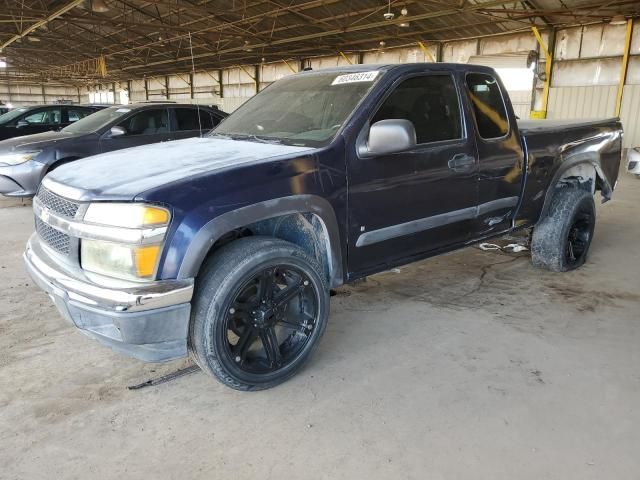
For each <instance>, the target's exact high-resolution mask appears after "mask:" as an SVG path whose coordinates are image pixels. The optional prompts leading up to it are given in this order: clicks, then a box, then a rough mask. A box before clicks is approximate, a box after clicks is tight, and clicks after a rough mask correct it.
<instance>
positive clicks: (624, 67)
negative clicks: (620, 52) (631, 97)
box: [616, 18, 633, 117]
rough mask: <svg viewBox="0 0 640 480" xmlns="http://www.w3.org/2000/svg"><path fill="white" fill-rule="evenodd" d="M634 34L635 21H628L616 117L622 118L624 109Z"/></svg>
mask: <svg viewBox="0 0 640 480" xmlns="http://www.w3.org/2000/svg"><path fill="white" fill-rule="evenodd" d="M632 33H633V20H632V19H631V18H630V19H629V20H627V35H626V36H625V39H624V56H623V57H622V67H621V68H620V80H619V82H618V96H617V97H616V117H619V116H620V110H621V109H622V93H623V92H624V83H625V82H626V81H627V69H628V68H629V52H630V51H631V34H632Z"/></svg>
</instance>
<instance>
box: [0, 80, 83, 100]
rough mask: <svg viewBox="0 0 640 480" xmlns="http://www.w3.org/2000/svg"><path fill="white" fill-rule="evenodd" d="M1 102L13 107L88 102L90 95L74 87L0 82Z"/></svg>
mask: <svg viewBox="0 0 640 480" xmlns="http://www.w3.org/2000/svg"><path fill="white" fill-rule="evenodd" d="M0 101H2V102H3V103H10V104H12V105H13V106H16V107H17V106H22V105H34V104H40V103H56V102H63V101H65V102H87V101H88V95H87V94H86V92H83V91H82V90H80V91H79V90H78V88H76V87H73V86H66V85H52V84H47V83H45V84H25V83H19V84H15V83H7V82H6V81H1V80H0Z"/></svg>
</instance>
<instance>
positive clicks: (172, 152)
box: [43, 137, 313, 201]
mask: <svg viewBox="0 0 640 480" xmlns="http://www.w3.org/2000/svg"><path fill="white" fill-rule="evenodd" d="M310 150H313V149H312V148H308V147H294V146H289V145H277V144H270V143H258V142H252V141H243V140H230V139H222V138H215V137H206V138H189V139H186V140H177V141H173V142H165V143H155V144H152V145H144V146H141V147H135V148H127V149H124V150H118V151H115V152H110V153H103V154H101V155H95V156H93V157H88V158H85V159H82V160H78V161H75V162H73V163H71V164H69V165H63V166H61V167H59V168H57V169H56V170H54V171H53V172H51V174H49V175H47V177H46V178H45V180H44V182H43V183H44V185H45V186H46V187H47V188H49V189H51V190H53V191H54V192H56V193H58V194H59V195H62V196H64V197H67V198H71V199H74V200H78V201H86V200H132V199H133V198H135V197H136V196H137V195H139V194H141V193H143V192H145V191H147V190H149V189H152V188H157V187H160V186H162V185H166V184H168V183H171V182H175V181H178V180H182V179H185V178H188V177H192V176H196V175H202V174H208V173H212V172H214V171H218V170H223V169H229V168H234V167H237V166H240V165H246V164H250V163H257V162H263V161H273V160H276V159H282V158H283V157H287V156H290V155H298V154H300V153H301V152H306V151H310Z"/></svg>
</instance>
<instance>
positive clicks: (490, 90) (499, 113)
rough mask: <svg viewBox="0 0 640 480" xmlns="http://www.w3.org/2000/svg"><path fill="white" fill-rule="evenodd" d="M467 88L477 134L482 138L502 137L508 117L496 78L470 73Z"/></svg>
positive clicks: (506, 129)
mask: <svg viewBox="0 0 640 480" xmlns="http://www.w3.org/2000/svg"><path fill="white" fill-rule="evenodd" d="M467 89H468V91H469V98H470V99H471V103H472V105H473V111H474V113H475V116H476V123H477V125H478V134H479V135H480V136H481V137H482V138H484V139H492V138H501V137H504V136H505V135H506V134H507V133H508V132H509V119H508V118H507V109H506V107H505V105H504V99H503V98H502V92H500V86H499V85H498V82H497V81H496V79H495V78H493V77H492V76H491V75H487V74H484V73H470V74H468V75H467Z"/></svg>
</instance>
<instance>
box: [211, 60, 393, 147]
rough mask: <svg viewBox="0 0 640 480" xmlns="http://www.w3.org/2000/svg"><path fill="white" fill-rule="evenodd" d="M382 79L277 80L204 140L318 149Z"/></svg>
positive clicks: (373, 75) (324, 76) (316, 76)
mask: <svg viewBox="0 0 640 480" xmlns="http://www.w3.org/2000/svg"><path fill="white" fill-rule="evenodd" d="M381 76H382V72H380V71H377V70H372V71H366V72H353V73H346V72H344V73H340V72H334V73H305V74H302V75H295V76H292V77H288V78H284V79H282V80H278V81H277V82H276V83H274V84H273V85H271V86H270V87H269V88H267V89H266V90H264V91H263V92H262V93H259V94H258V95H256V96H255V97H253V98H251V99H250V100H248V101H247V102H246V103H245V104H243V105H242V106H241V107H240V108H238V110H236V111H235V112H233V114H232V115H231V116H229V117H227V118H226V119H225V121H224V122H222V123H221V124H220V126H218V127H217V128H216V129H215V130H214V131H213V132H212V133H211V134H210V135H216V134H221V135H229V136H231V137H234V136H237V137H238V138H240V137H243V136H244V137H249V138H252V139H255V140H257V141H260V140H264V141H280V142H282V143H285V144H288V145H302V146H309V147H321V146H324V145H327V144H328V143H329V142H330V141H331V140H332V139H333V137H334V136H335V134H336V133H337V131H338V130H339V129H340V127H341V126H342V124H343V123H344V122H345V120H346V119H347V118H348V117H349V115H350V114H351V112H353V110H354V109H355V107H356V106H357V105H358V103H359V102H360V100H362V98H363V97H364V96H365V95H366V94H367V92H368V91H369V90H370V89H371V87H372V86H373V85H374V83H375V82H376V81H377V80H378V79H379V78H380V77H381Z"/></svg>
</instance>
